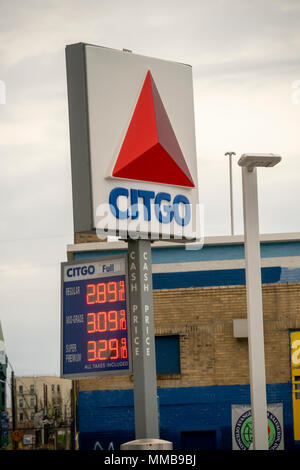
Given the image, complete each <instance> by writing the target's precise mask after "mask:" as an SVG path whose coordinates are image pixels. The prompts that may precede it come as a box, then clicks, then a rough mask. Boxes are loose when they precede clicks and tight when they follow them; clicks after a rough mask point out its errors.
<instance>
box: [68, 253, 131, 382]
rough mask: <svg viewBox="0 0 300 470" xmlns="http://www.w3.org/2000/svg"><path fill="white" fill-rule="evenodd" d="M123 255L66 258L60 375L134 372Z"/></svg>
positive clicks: (81, 375)
mask: <svg viewBox="0 0 300 470" xmlns="http://www.w3.org/2000/svg"><path fill="white" fill-rule="evenodd" d="M125 265H126V262H125V259H124V258H121V259H117V260H114V259H109V260H105V261H103V260H101V261H98V262H97V261H95V262H94V263H91V262H89V263H88V264H87V263H86V262H85V263H82V264H80V263H76V264H74V263H71V264H70V263H63V266H62V322H61V324H62V345H61V369H62V371H61V375H62V376H63V377H73V378H75V377H83V376H89V375H105V374H113V373H115V374H116V373H117V374H120V373H130V372H131V362H130V343H129V338H130V335H129V323H130V322H129V321H128V308H127V278H126V270H125Z"/></svg>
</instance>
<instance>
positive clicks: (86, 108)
mask: <svg viewBox="0 0 300 470" xmlns="http://www.w3.org/2000/svg"><path fill="white" fill-rule="evenodd" d="M66 56H67V76H68V96H69V118H70V136H71V157H72V183H73V205H74V223H75V231H78V232H80V231H86V230H91V229H96V230H97V233H98V235H100V236H101V235H105V234H109V235H121V236H125V237H129V238H139V237H142V238H154V239H156V238H159V237H160V238H162V237H163V238H166V239H169V238H174V237H175V238H177V239H187V240H193V239H196V238H198V237H197V228H198V232H199V220H198V217H197V216H198V180H197V161H196V145H195V124H194V101H193V84H192V68H191V67H190V66H189V65H185V64H181V63H175V62H170V61H165V60H160V59H155V58H150V57H144V56H141V55H136V54H131V53H128V52H123V51H117V50H113V49H107V48H103V47H98V46H92V45H87V44H75V45H71V46H67V48H66ZM197 224H198V225H197Z"/></svg>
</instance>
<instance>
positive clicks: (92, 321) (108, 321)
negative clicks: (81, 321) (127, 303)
mask: <svg viewBox="0 0 300 470" xmlns="http://www.w3.org/2000/svg"><path fill="white" fill-rule="evenodd" d="M86 329H87V333H104V332H105V331H117V330H126V312H125V310H110V311H109V312H97V313H94V312H90V313H88V314H87V322H86Z"/></svg>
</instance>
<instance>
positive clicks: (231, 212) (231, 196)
mask: <svg viewBox="0 0 300 470" xmlns="http://www.w3.org/2000/svg"><path fill="white" fill-rule="evenodd" d="M225 155H228V156H229V185H230V224H231V235H233V234H234V220H233V192H232V155H235V152H226V153H225Z"/></svg>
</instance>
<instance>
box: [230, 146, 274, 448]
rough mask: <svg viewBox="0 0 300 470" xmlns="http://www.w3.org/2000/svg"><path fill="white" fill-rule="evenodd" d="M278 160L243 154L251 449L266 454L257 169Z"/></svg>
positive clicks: (240, 160)
mask: <svg viewBox="0 0 300 470" xmlns="http://www.w3.org/2000/svg"><path fill="white" fill-rule="evenodd" d="M280 160H281V157H280V156H279V155H274V154H264V153H261V154H243V155H242V156H241V158H240V159H239V161H238V164H239V165H240V166H241V167H242V179H243V212H244V234H245V235H244V236H245V242H244V243H245V261H246V292H247V319H248V321H247V323H248V349H249V368H250V391H251V412H252V428H253V429H252V435H253V448H254V449H255V450H268V424H267V397H266V371H265V353H264V332H263V310H262V288H261V261H260V244H259V223H258V196H257V172H256V167H272V166H274V165H276V164H277V163H279V162H280Z"/></svg>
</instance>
